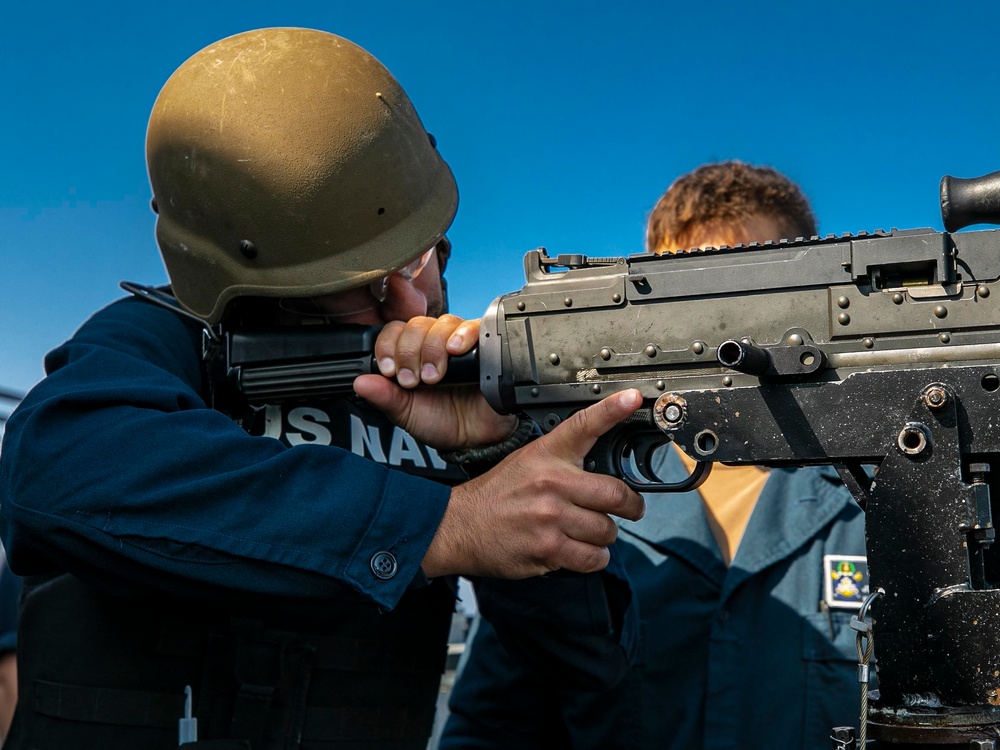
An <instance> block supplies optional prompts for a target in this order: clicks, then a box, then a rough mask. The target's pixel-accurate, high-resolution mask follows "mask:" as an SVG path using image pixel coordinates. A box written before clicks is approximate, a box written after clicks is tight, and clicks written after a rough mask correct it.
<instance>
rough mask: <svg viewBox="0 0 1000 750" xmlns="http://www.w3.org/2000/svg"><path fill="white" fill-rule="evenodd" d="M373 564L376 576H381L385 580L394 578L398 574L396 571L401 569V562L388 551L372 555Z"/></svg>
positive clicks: (373, 571)
mask: <svg viewBox="0 0 1000 750" xmlns="http://www.w3.org/2000/svg"><path fill="white" fill-rule="evenodd" d="M371 566H372V573H374V574H375V577H376V578H381V579H382V580H383V581H386V580H388V579H390V578H392V577H393V576H394V575H396V571H397V570H399V563H397V562H396V558H395V557H393V556H392V555H391V554H390V553H388V552H376V553H375V554H374V555H373V556H372V562H371Z"/></svg>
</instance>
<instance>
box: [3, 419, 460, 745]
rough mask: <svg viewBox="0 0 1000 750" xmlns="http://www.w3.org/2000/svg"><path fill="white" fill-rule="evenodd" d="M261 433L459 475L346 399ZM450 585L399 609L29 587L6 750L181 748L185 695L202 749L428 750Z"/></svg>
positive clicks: (353, 602) (344, 600) (62, 581)
mask: <svg viewBox="0 0 1000 750" xmlns="http://www.w3.org/2000/svg"><path fill="white" fill-rule="evenodd" d="M264 416H265V419H263V420H255V423H254V427H252V428H251V431H252V432H258V434H267V435H270V436H272V437H275V438H278V439H281V440H282V441H283V442H285V443H287V444H290V445H295V444H297V443H298V442H319V443H323V444H327V443H328V444H332V445H339V446H341V447H343V448H346V449H348V450H354V452H356V453H360V454H362V455H367V457H368V458H371V459H373V460H376V461H380V462H382V463H385V464H388V465H390V466H393V467H394V468H398V469H402V470H404V471H407V472H409V473H416V474H421V475H424V476H428V477H431V478H434V479H437V480H439V481H443V482H446V483H454V482H455V481H458V479H459V478H460V476H461V475H460V472H458V470H457V469H456V468H455V467H453V466H450V465H446V464H445V463H444V462H443V461H441V459H440V457H438V456H437V454H436V453H435V452H434V451H433V450H432V449H428V448H427V447H426V446H423V445H421V444H419V443H417V442H416V441H415V440H414V439H413V438H412V437H410V436H409V435H408V434H406V433H403V432H402V431H401V430H398V428H396V427H394V426H393V425H391V423H389V422H388V420H386V419H385V417H384V416H382V415H381V413H380V412H377V411H375V410H373V409H371V408H370V407H367V406H366V405H364V404H363V403H360V402H356V401H353V400H351V399H338V400H336V401H331V402H325V403H310V404H309V405H308V406H307V405H287V404H286V405H283V406H282V407H280V408H279V407H267V408H266V409H265V410H264ZM454 600H455V590H454V581H453V580H450V579H438V580H435V581H434V582H433V583H432V584H431V585H429V586H425V587H423V588H418V589H414V590H411V591H410V592H408V593H407V594H406V595H405V596H404V597H403V598H402V600H401V602H400V604H399V605H398V606H397V607H396V608H395V609H394V610H393V611H391V612H385V611H382V610H381V609H380V608H379V607H378V606H377V605H375V604H373V603H372V602H370V601H369V600H367V599H365V598H363V597H362V596H360V595H357V594H350V593H348V594H345V595H344V596H341V597H338V598H336V600H330V601H302V600H290V601H284V600H280V599H275V598H273V597H267V598H259V600H258V601H252V600H250V598H249V597H246V596H241V597H239V598H236V597H235V596H234V598H233V599H232V600H226V601H224V602H220V601H219V600H218V599H213V600H211V601H208V600H205V599H197V600H194V599H180V598H171V597H166V596H164V597H160V598H155V599H154V598H152V597H146V598H134V597H128V598H125V597H113V596H108V595H105V594H102V593H99V592H97V591H96V590H95V589H93V588H91V587H90V586H88V585H86V584H84V583H83V582H81V581H80V580H78V579H77V578H75V577H73V576H72V575H69V574H63V575H59V576H55V577H49V578H42V577H36V578H29V579H27V580H26V583H25V594H24V597H23V599H22V607H21V619H20V629H19V644H18V653H19V657H18V662H19V663H18V669H19V674H18V682H19V703H18V708H17V713H16V714H15V719H14V725H13V726H12V728H11V733H10V735H9V736H8V739H7V743H6V744H5V745H4V747H5V748H14V749H15V750H19V749H23V750H27V749H28V748H30V749H31V750H56V749H57V748H95V749H96V748H142V750H158V749H159V748H163V749H164V750H173V748H176V747H178V722H179V720H180V719H181V718H182V717H183V716H184V711H185V687H186V686H190V687H191V689H192V693H193V715H194V717H195V718H197V720H198V736H199V741H198V742H196V743H187V744H185V745H183V747H184V748H185V749H187V748H190V749H191V750H199V749H201V748H205V749H206V750H237V749H238V750H279V749H280V750H290V749H292V748H300V749H301V750H310V749H318V748H331V750H332V749H333V748H336V749H337V750H362V749H367V748H386V749H389V748H392V749H393V750H397V749H398V750H424V748H425V747H426V744H427V740H428V738H429V737H430V734H431V730H432V727H433V721H434V714H435V709H436V703H437V697H438V685H439V681H440V678H441V674H442V672H443V670H444V663H445V658H446V651H447V649H446V647H447V637H448V632H449V628H450V624H451V614H452V612H453V609H454Z"/></svg>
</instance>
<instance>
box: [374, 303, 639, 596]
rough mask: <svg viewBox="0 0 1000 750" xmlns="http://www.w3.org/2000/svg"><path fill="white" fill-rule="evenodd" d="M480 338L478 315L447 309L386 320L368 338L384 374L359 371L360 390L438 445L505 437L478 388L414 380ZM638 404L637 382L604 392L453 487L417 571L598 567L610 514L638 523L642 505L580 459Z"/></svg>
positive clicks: (434, 376) (507, 423)
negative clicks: (546, 431)
mask: <svg viewBox="0 0 1000 750" xmlns="http://www.w3.org/2000/svg"><path fill="white" fill-rule="evenodd" d="M478 336H479V321H464V320H462V319H461V318H457V317H455V316H452V315H445V316H443V317H441V318H437V319H433V318H415V319H413V320H411V321H410V322H408V323H405V324H404V323H390V324H389V325H388V326H386V327H385V329H383V331H382V333H381V334H380V335H379V338H378V341H377V342H376V344H375V354H376V357H377V359H378V362H379V369H380V371H381V372H382V374H383V375H384V376H385V377H380V376H378V375H363V376H361V377H359V378H358V379H357V380H356V381H355V390H356V392H357V393H358V395H360V396H362V397H363V398H365V399H367V400H368V401H369V402H370V403H372V404H373V405H375V406H376V407H378V408H380V409H382V410H383V411H384V412H385V413H386V414H387V415H388V416H389V417H390V418H391V419H393V420H394V421H395V422H396V423H397V424H399V425H400V426H401V427H403V428H404V429H405V430H407V432H409V433H410V434H412V435H413V436H414V437H416V438H417V439H419V440H423V441H424V442H426V443H427V444H429V445H431V446H433V447H435V448H439V449H456V448H466V447H475V446H481V445H489V444H491V443H495V442H499V441H501V440H504V439H505V438H506V437H507V436H509V435H510V434H511V432H512V431H513V429H514V427H515V425H516V420H515V419H514V418H513V417H510V416H501V415H499V414H497V413H495V412H494V411H493V410H492V409H491V408H490V407H489V405H488V404H487V403H486V401H485V399H483V397H482V395H481V394H480V392H479V391H478V389H475V388H469V387H465V388H444V387H442V388H438V389H434V388H418V387H417V386H419V385H421V384H428V385H433V384H434V383H437V382H438V381H439V380H440V379H441V377H442V376H443V375H444V373H445V371H446V369H447V366H448V357H449V356H451V355H456V354H462V353H464V352H467V351H469V350H470V349H471V348H472V347H473V346H475V344H476V341H477V340H478ZM428 365H430V367H428ZM400 376H402V377H400ZM392 377H395V378H396V381H393V380H390V379H389V378H392ZM641 402H642V399H641V397H640V394H639V392H638V391H636V390H633V389H630V390H627V391H624V392H622V393H618V394H615V395H613V396H609V397H608V398H606V399H604V400H603V401H601V402H599V403H597V404H594V405H592V406H590V407H588V408H587V409H584V410H582V411H580V412H578V413H577V414H575V415H573V417H571V418H570V419H567V420H566V421H565V422H564V423H563V424H561V425H560V426H559V427H557V428H556V429H554V430H553V431H552V432H551V433H549V434H548V435H545V436H543V437H540V438H538V439H537V440H535V441H534V442H532V443H530V444H528V445H526V446H525V447H523V448H521V449H519V450H517V451H515V452H514V453H512V454H511V455H510V456H508V457H507V458H506V459H504V460H503V461H501V462H500V463H499V464H498V465H497V466H496V467H494V468H493V469H491V470H490V471H488V472H486V473H485V474H483V475H482V476H480V477H477V478H476V479H473V480H471V481H469V482H467V483H466V484H463V485H460V486H458V487H456V488H455V489H454V490H452V494H451V500H450V502H449V504H448V508H447V510H446V511H445V514H444V517H443V518H442V520H441V525H440V526H439V527H438V531H437V534H436V535H435V537H434V539H433V541H432V542H431V545H430V547H429V548H428V550H427V554H426V556H425V557H424V561H423V568H424V572H425V573H426V574H427V575H428V576H430V577H435V576H439V575H446V574H452V573H460V574H465V575H480V576H494V577H502V578H526V577H529V576H533V575H540V574H543V573H547V572H550V571H553V570H558V569H565V570H571V571H576V572H581V573H588V572H593V571H597V570H601V569H603V568H604V567H605V566H606V565H607V564H608V560H609V552H608V546H609V545H610V544H611V543H612V542H614V540H615V538H616V537H617V526H616V525H615V522H614V520H613V519H612V518H611V517H610V516H612V515H614V516H619V517H621V518H627V519H629V520H638V519H639V518H641V517H642V515H643V513H644V512H645V503H644V501H643V499H642V496H641V495H639V494H638V493H637V492H635V491H633V490H631V489H629V488H628V487H627V486H626V485H625V484H624V483H623V482H621V481H619V480H617V479H614V478H612V477H608V476H603V475H600V474H592V473H589V472H587V471H584V469H583V459H584V457H585V456H586V455H587V452H588V451H589V450H590V449H591V448H592V447H593V445H594V443H595V442H596V441H597V439H598V438H599V437H600V436H601V435H603V434H604V433H605V432H607V431H608V430H609V429H611V428H612V427H614V426H615V425H616V424H618V423H619V422H621V421H622V420H623V419H625V418H626V417H628V416H629V415H630V414H632V413H633V412H634V411H635V410H636V409H637V408H638V407H639V405H640V404H641Z"/></svg>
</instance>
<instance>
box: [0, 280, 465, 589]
mask: <svg viewBox="0 0 1000 750" xmlns="http://www.w3.org/2000/svg"><path fill="white" fill-rule="evenodd" d="M200 333H201V332H200V330H199V329H198V327H197V326H196V325H195V324H192V323H188V322H186V321H183V320H182V319H181V318H180V317H179V316H177V315H175V314H173V313H172V312H170V311H169V310H164V309H161V308H159V307H156V306H154V305H151V304H149V303H147V302H143V301H140V300H135V299H125V300H121V301H118V302H116V303H113V304H112V305H110V306H108V307H107V308H105V309H103V310H101V311H99V312H98V313H96V314H95V315H94V316H93V317H92V318H91V319H90V320H88V321H87V322H86V323H85V324H84V325H83V326H82V327H81V328H80V330H79V331H78V332H77V333H76V334H75V335H74V336H73V337H72V338H71V339H70V340H69V341H68V342H66V343H65V344H63V345H62V346H60V347H59V348H57V349H56V350H54V351H53V352H51V353H50V354H49V355H48V356H47V357H46V362H45V365H46V372H47V373H48V375H47V377H46V378H45V379H44V380H43V381H42V382H41V383H39V384H38V385H37V386H36V387H35V388H33V389H32V390H31V392H30V393H29V394H28V395H27V396H26V397H25V399H24V400H23V402H22V403H21V404H20V406H19V407H18V408H17V409H16V410H15V412H14V414H13V415H12V416H11V417H10V419H9V420H8V422H7V425H6V434H5V438H4V444H3V451H2V455H0V508H2V510H0V513H2V532H3V541H4V544H5V546H6V548H7V552H8V555H9V557H10V562H11V566H12V568H13V569H14V570H15V572H17V573H19V574H22V575H27V574H37V573H46V572H55V571H61V570H71V571H73V572H74V573H75V574H76V575H78V576H79V577H80V578H82V579H84V580H86V581H88V582H90V583H92V584H94V585H97V586H100V587H102V588H103V589H105V590H111V591H112V592H120V593H128V592H131V591H148V590H149V588H150V587H153V588H154V589H157V590H160V591H163V592H167V593H170V594H174V595H199V594H202V595H203V594H204V593H205V592H206V591H207V592H211V591H215V590H219V587H221V588H223V589H225V590H234V589H235V590H238V591H242V592H248V593H251V594H275V595H279V594H280V595H284V596H292V597H306V598H320V597H322V598H329V597H331V596H336V595H346V594H350V595H360V596H362V597H364V598H367V599H370V600H372V601H374V602H376V603H377V604H379V605H381V606H384V607H386V608H390V609H391V608H392V607H393V606H395V604H396V603H397V602H398V601H399V599H400V597H401V596H402V595H403V593H404V592H405V591H406V589H407V588H408V587H409V586H411V585H420V584H422V583H424V582H425V579H424V578H423V574H422V573H421V571H420V563H421V560H422V559H423V557H424V554H425V552H426V550H427V547H428V545H429V544H430V541H431V538H432V537H433V535H434V533H435V531H436V529H437V527H438V524H439V522H440V520H441V516H442V515H443V513H444V509H445V506H446V505H447V502H448V497H449V492H450V491H449V489H448V488H446V487H444V486H442V485H439V484H437V483H434V482H431V481H428V480H425V479H421V478H417V477H412V476H408V475H405V474H403V473H401V472H397V471H392V470H388V469H386V468H384V467H382V466H380V465H379V464H376V463H375V462H372V461H368V460H365V459H363V458H361V457H359V456H355V455H354V454H352V453H350V452H349V451H345V450H343V449H340V448H335V447H330V446H325V445H318V444H303V445H297V446H295V447H287V446H285V445H283V444H282V443H280V442H279V441H277V440H274V439H273V438H269V437H252V436H250V435H248V434H247V433H246V432H244V431H243V430H242V429H241V428H240V427H239V426H237V425H236V424H235V423H234V422H233V421H232V420H230V419H229V418H228V417H226V416H225V415H223V414H221V413H219V412H217V411H214V410H212V409H210V408H209V407H208V406H207V405H206V403H205V400H204V398H203V395H202V394H204V393H205V387H204V382H203V374H202V367H201V362H200V353H201V343H200ZM385 552H387V553H389V554H390V555H391V556H392V558H394V559H395V561H396V566H395V568H394V569H393V571H391V572H393V574H392V575H391V576H385V572H386V567H385V564H384V563H385V560H386V559H387V558H386V557H384V556H380V553H385ZM377 556H380V557H379V560H381V561H382V563H383V565H382V566H381V569H380V572H381V573H382V574H383V577H379V576H377V575H376V574H375V568H376V565H375V563H374V560H375V558H376V557H377Z"/></svg>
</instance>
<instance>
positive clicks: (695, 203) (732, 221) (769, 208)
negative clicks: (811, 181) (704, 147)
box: [646, 161, 817, 253]
mask: <svg viewBox="0 0 1000 750" xmlns="http://www.w3.org/2000/svg"><path fill="white" fill-rule="evenodd" d="M760 218H767V219H771V220H773V221H774V223H775V224H777V226H778V227H779V228H780V230H781V236H779V237H763V238H761V239H762V240H763V239H774V240H778V239H782V238H783V237H787V238H795V237H811V236H813V235H815V234H816V231H817V230H816V218H815V217H814V216H813V212H812V208H810V206H809V201H808V199H807V198H806V197H805V195H804V194H803V193H802V190H801V189H800V188H799V186H798V185H796V184H795V183H794V182H792V181H791V180H789V179H788V178H787V177H785V176H784V175H783V174H781V173H780V172H778V171H776V170H774V169H772V168H771V167H762V166H752V165H750V164H746V163H744V162H741V161H724V162H718V163H713V164H705V165H703V166H700V167H698V168H697V169H695V170H694V171H692V172H688V173H687V174H685V175H683V176H681V177H679V178H678V179H676V180H675V181H674V183H673V184H672V185H671V186H670V187H669V188H667V191H666V192H665V193H664V194H663V195H662V196H661V197H660V199H659V200H658V201H657V202H656V205H655V206H654V207H653V210H652V211H651V212H650V214H649V220H648V222H647V225H646V250H647V251H649V252H659V253H662V252H673V251H675V250H680V249H686V248H689V247H693V246H694V245H695V244H696V243H695V242H693V240H694V239H695V238H696V237H704V236H705V235H706V234H708V233H712V234H715V235H720V234H721V235H722V236H728V237H738V235H739V234H740V233H742V232H744V231H745V229H746V227H747V226H748V223H749V222H751V221H753V220H754V219H760ZM732 241H733V242H739V241H741V240H739V239H735V240H732Z"/></svg>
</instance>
